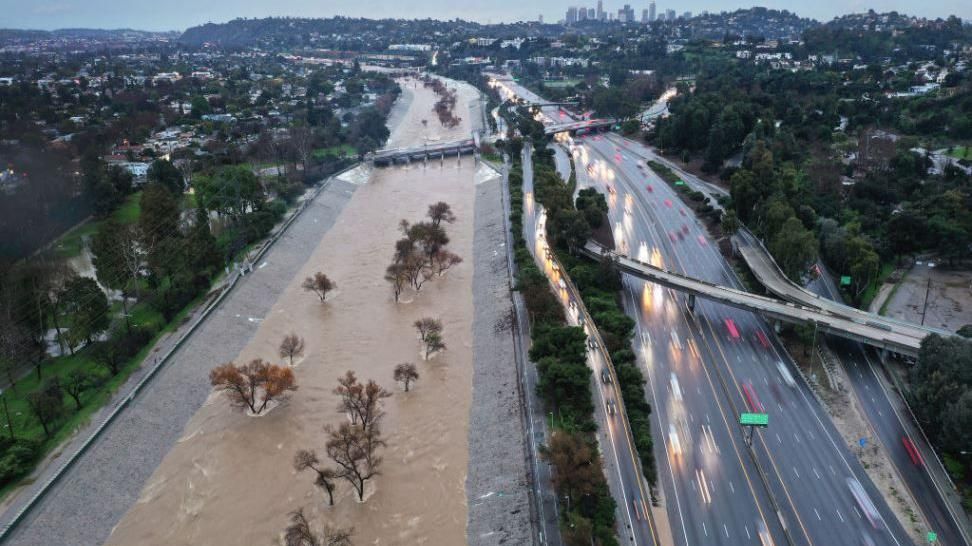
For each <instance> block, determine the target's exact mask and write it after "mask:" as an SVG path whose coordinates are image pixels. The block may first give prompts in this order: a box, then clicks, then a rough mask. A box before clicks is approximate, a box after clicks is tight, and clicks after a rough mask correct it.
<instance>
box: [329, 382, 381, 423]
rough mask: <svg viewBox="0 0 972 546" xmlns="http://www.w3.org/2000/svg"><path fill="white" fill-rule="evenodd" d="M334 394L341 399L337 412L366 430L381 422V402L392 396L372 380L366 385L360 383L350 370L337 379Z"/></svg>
mask: <svg viewBox="0 0 972 546" xmlns="http://www.w3.org/2000/svg"><path fill="white" fill-rule="evenodd" d="M334 394H336V395H338V396H340V397H341V402H340V403H338V411H340V412H342V413H346V414H348V415H349V416H350V417H351V424H352V425H361V426H362V427H364V428H365V429H366V430H367V429H370V428H372V427H374V426H376V425H377V424H378V422H379V421H381V418H382V417H383V416H384V415H385V413H384V412H383V411H382V409H381V401H382V400H384V399H385V398H389V397H390V396H391V395H392V394H391V393H390V392H388V391H387V390H386V389H385V388H384V387H382V386H381V385H379V384H378V383H376V382H375V381H374V380H373V379H369V380H368V383H366V384H362V383H360V382H359V381H358V378H357V376H356V375H355V374H354V372H352V371H351V370H348V371H347V372H345V374H344V376H342V377H339V378H338V386H337V387H335V388H334Z"/></svg>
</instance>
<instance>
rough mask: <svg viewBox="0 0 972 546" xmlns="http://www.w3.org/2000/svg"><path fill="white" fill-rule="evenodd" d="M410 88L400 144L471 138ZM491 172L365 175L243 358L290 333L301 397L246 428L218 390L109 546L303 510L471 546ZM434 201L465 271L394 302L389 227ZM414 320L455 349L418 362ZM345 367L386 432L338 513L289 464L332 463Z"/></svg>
mask: <svg viewBox="0 0 972 546" xmlns="http://www.w3.org/2000/svg"><path fill="white" fill-rule="evenodd" d="M403 85H408V83H405V84H403ZM460 89H461V96H460V99H459V101H458V104H457V110H459V109H460V105H462V106H461V108H462V109H463V112H465V110H466V106H465V105H466V104H468V100H471V98H473V97H474V94H473V93H472V92H471V91H470V90H469V89H463V88H460ZM407 93H409V94H412V95H413V96H412V97H411V100H410V101H409V100H408V97H406V99H405V100H403V104H402V105H400V107H401V108H407V110H406V111H405V112H404V113H402V112H400V114H402V115H401V116H400V118H399V119H400V126H399V127H398V128H397V129H396V130H395V131H394V133H393V134H394V137H395V140H396V142H398V143H403V144H404V143H407V142H406V140H407V139H409V138H416V137H418V138H422V137H427V136H431V137H433V138H435V137H438V138H441V139H442V140H449V139H452V138H463V136H462V135H463V133H465V134H466V135H468V120H466V119H463V122H462V124H461V126H460V127H459V128H454V129H449V130H438V129H437V128H436V127H437V126H438V125H439V124H438V121H437V119H436V118H435V114H434V112H432V111H431V105H432V104H433V103H434V101H435V98H434V96H431V95H432V92H431V91H429V90H425V89H423V88H422V87H421V84H419V85H418V87H417V88H412V89H409V90H407ZM460 115H461V114H460ZM463 117H464V118H465V117H468V116H463ZM422 119H427V120H428V124H427V125H425V126H423V125H422V123H421V120H422ZM477 172H479V174H477ZM484 176H485V175H484V173H483V172H482V171H481V169H480V168H479V166H477V165H476V164H475V163H474V161H473V160H472V159H471V158H468V157H467V158H463V160H462V162H461V165H459V164H457V162H456V160H455V159H452V160H447V161H445V162H444V163H443V164H442V165H440V163H439V162H438V161H435V162H431V163H430V164H429V165H428V166H422V165H413V166H410V167H393V168H389V169H380V170H375V171H374V172H373V173H371V176H370V178H367V180H368V181H367V183H365V184H363V185H361V186H360V187H359V188H358V189H357V190H356V191H355V193H354V195H353V197H352V198H351V200H350V201H349V202H348V203H347V205H346V206H345V207H344V210H343V211H342V212H341V214H340V216H339V217H338V219H337V222H336V223H335V224H334V226H332V227H331V229H330V230H328V231H327V233H325V234H323V237H322V239H321V241H320V244H319V245H318V247H317V249H316V250H315V252H314V254H313V255H312V256H311V258H310V260H309V261H308V262H307V264H306V265H305V266H304V268H303V269H302V270H300V271H296V272H295V274H294V278H293V280H292V281H291V283H290V285H289V286H288V288H287V289H286V290H285V292H284V293H283V295H282V296H281V297H280V299H279V300H278V301H277V302H276V304H275V305H274V306H273V308H272V310H271V311H270V313H269V314H268V315H267V316H266V317H264V318H263V320H262V322H261V324H260V327H259V329H258V331H257V333H256V335H255V336H254V338H253V339H252V341H251V342H250V343H249V344H248V345H247V346H246V348H245V349H244V350H243V351H242V352H241V354H240V355H239V357H238V358H237V360H236V362H238V363H242V362H245V361H248V360H249V359H252V358H263V359H270V360H272V361H277V362H279V361H280V359H279V358H278V357H277V346H278V345H279V342H280V340H281V338H282V337H283V336H284V335H286V334H288V333H290V332H295V333H297V334H298V335H300V336H302V337H303V338H304V339H305V341H306V344H307V346H306V349H305V355H304V356H303V358H301V359H300V360H299V361H298V362H295V366H296V370H295V372H296V376H297V382H298V385H299V390H298V391H296V392H295V393H293V395H292V396H291V398H290V400H288V401H287V402H285V403H284V404H282V405H280V406H279V407H276V408H274V409H273V410H272V411H271V412H270V413H269V414H266V415H264V416H262V417H248V416H246V415H245V414H244V413H242V412H241V411H239V410H236V409H233V408H231V407H230V406H229V404H228V403H227V400H226V399H225V398H224V396H223V395H221V394H213V395H211V396H210V398H209V400H207V402H206V404H205V405H204V406H203V407H202V408H200V410H199V411H198V412H197V413H196V415H195V416H194V417H193V418H192V420H191V421H190V422H189V424H188V425H187V426H186V430H185V433H184V434H183V436H182V438H181V439H180V440H179V442H178V443H177V445H176V446H175V447H174V448H173V449H172V450H171V451H170V452H169V453H168V454H167V455H166V457H165V458H164V460H163V461H162V464H161V465H160V466H159V467H158V468H157V469H156V471H155V472H154V474H153V475H152V477H151V478H150V479H149V481H148V482H147V483H146V485H145V487H144V489H143V490H142V493H141V495H140V498H139V500H138V501H137V503H136V504H135V505H134V506H133V507H132V508H131V509H130V510H129V512H128V513H127V514H126V515H125V517H124V518H123V519H122V521H121V522H120V523H119V524H118V525H117V526H116V528H115V529H114V530H113V532H112V534H111V536H110V538H109V539H108V544H118V545H122V544H124V545H130V544H167V545H181V544H186V545H188V544H234V545H236V544H254V545H261V544H272V543H274V541H275V540H278V539H279V537H280V536H281V532H282V531H283V529H284V528H285V527H286V525H287V523H288V513H289V512H291V511H292V510H295V509H297V508H304V510H305V513H306V514H307V515H308V516H309V517H310V519H311V520H312V522H314V523H315V524H317V523H322V522H328V523H332V524H335V525H338V526H349V525H350V526H354V528H355V532H354V543H355V544H436V545H438V544H442V545H455V544H463V543H465V542H466V536H465V530H466V515H467V507H466V495H465V489H464V486H465V478H466V470H467V463H468V447H467V438H468V422H469V407H470V400H471V390H472V385H471V381H472V333H471V328H472V320H473V303H472V296H471V294H472V279H473V260H472V250H473V249H472V241H473V232H472V231H473V210H474V209H473V206H474V200H475V193H474V184H475V183H476V181H477V180H481V179H482V178H483V177H484ZM440 200H441V201H446V202H448V203H450V204H451V205H452V208H453V210H454V211H455V214H456V216H457V218H458V220H457V221H456V222H455V223H454V224H451V225H448V226H447V230H448V232H449V236H450V238H451V242H450V245H449V246H450V248H451V249H452V251H453V252H455V253H457V254H459V255H460V256H462V257H464V258H466V261H464V262H463V263H462V264H460V265H459V266H457V267H455V268H453V269H452V270H450V271H449V272H448V273H447V274H446V275H445V276H443V277H441V278H437V279H434V280H431V281H429V282H428V283H427V284H426V285H425V286H424V287H423V288H422V291H421V292H420V293H417V294H415V293H411V292H406V293H405V294H404V299H405V300H407V302H404V303H400V304H395V303H394V301H393V298H392V293H391V289H390V287H389V284H388V283H387V282H386V281H385V280H384V278H383V276H384V271H385V267H386V266H387V265H388V263H389V261H390V258H391V254H392V249H393V245H394V242H395V240H396V239H397V238H398V237H399V233H398V231H397V224H398V221H399V220H400V219H402V218H405V219H408V220H410V221H417V220H420V219H421V218H422V217H423V216H424V214H425V212H426V209H427V206H428V205H429V204H430V203H433V202H436V201H440ZM315 271H323V272H325V273H326V274H327V275H328V276H329V277H330V278H331V279H333V280H334V281H335V282H336V283H337V286H338V288H337V290H336V291H335V292H334V293H333V295H329V296H328V301H327V303H325V304H321V303H320V302H319V301H318V300H317V298H316V297H315V296H313V295H312V294H308V293H306V292H304V291H303V290H302V289H301V288H300V283H301V280H302V279H303V278H304V277H306V276H309V275H311V274H313V273H314V272H315ZM255 274H257V275H258V274H259V270H257V271H256V273H255ZM423 316H435V317H439V318H441V320H442V322H443V324H444V327H445V328H444V339H445V342H446V344H447V345H448V349H447V350H446V351H444V352H442V353H440V354H438V355H436V356H434V357H433V358H432V359H430V360H429V361H423V360H422V358H421V351H420V346H419V340H418V339H417V338H416V334H415V332H414V329H413V327H412V323H413V322H414V321H415V320H416V319H418V318H420V317H423ZM401 362H414V363H416V364H417V366H418V368H419V373H420V374H421V378H420V380H419V381H418V383H417V384H416V385H415V387H414V388H413V389H412V391H411V392H408V393H405V392H403V391H402V390H401V389H400V388H399V387H398V386H397V385H395V383H394V381H393V380H392V369H393V368H394V366H395V365H396V364H398V363H401ZM217 364H220V363H218V362H213V366H216V365H217ZM349 369H350V370H354V371H355V372H356V373H357V375H358V377H359V378H361V379H362V380H366V379H375V380H376V381H378V382H379V383H380V384H382V385H383V386H385V387H386V388H387V389H389V390H392V391H393V392H394V393H395V394H394V396H393V397H392V398H390V399H388V400H387V401H386V404H385V411H386V413H387V414H386V416H385V420H384V422H383V424H382V431H383V432H384V435H385V436H386V439H387V442H388V447H387V448H386V449H385V450H384V451H383V452H382V456H383V457H384V464H383V466H382V468H381V472H382V473H381V475H380V476H378V477H377V478H375V479H374V480H373V481H372V482H371V484H370V486H369V488H368V493H367V494H368V497H367V499H366V502H365V503H364V504H361V503H358V502H357V499H356V496H355V494H354V492H353V489H352V488H351V486H350V485H348V484H346V483H339V484H338V489H337V491H336V498H335V504H336V505H335V506H334V507H329V506H327V502H326V494H325V493H324V492H323V491H321V490H319V489H318V488H316V487H315V486H314V485H313V478H314V477H313V476H312V473H311V472H305V473H301V474H297V473H296V472H295V471H294V470H293V467H292V460H293V456H294V453H295V452H296V451H297V450H298V449H303V448H312V449H316V450H317V452H318V454H319V455H320V456H322V457H324V458H326V456H325V455H324V442H325V433H324V430H323V427H324V425H326V424H329V423H330V424H337V423H339V422H341V420H342V419H344V418H345V417H344V416H343V415H342V414H339V413H338V411H337V409H336V407H337V403H338V398H337V397H336V396H335V395H334V394H333V393H332V389H333V388H334V386H335V384H336V379H337V377H338V376H339V375H341V374H343V373H344V371H345V370H349Z"/></svg>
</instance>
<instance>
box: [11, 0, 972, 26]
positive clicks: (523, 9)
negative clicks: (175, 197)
mask: <svg viewBox="0 0 972 546" xmlns="http://www.w3.org/2000/svg"><path fill="white" fill-rule="evenodd" d="M628 3H629V4H630V5H631V8H632V9H633V11H634V14H635V15H634V19H635V20H639V21H640V19H641V16H642V12H643V10H644V9H646V8H647V9H650V8H649V6H648V3H647V2H644V3H637V2H634V3H632V2H628ZM624 4H625V2H624V1H623V0H621V1H619V2H618V3H617V4H612V5H609V6H604V7H603V8H602V9H601V10H600V11H599V10H598V9H597V7H596V3H595V2H591V5H590V6H588V5H586V4H585V6H584V7H585V9H588V8H590V9H593V11H594V14H595V17H598V16H599V15H600V14H601V13H613V14H614V15H615V17H617V10H618V8H622V7H623V5H624ZM753 5H760V6H762V7H766V8H770V9H787V10H789V11H791V12H794V13H796V14H797V15H799V16H801V17H810V18H813V19H817V20H819V21H827V20H830V19H832V18H833V17H835V16H839V15H844V14H848V13H859V12H866V11H867V10H868V9H873V10H875V11H878V12H885V11H898V12H900V13H905V14H908V15H914V16H918V17H928V18H937V17H941V18H945V17H948V16H949V15H955V16H958V17H961V18H963V19H970V18H972V4H970V3H968V2H964V1H962V0H932V1H930V2H925V3H923V4H921V5H917V4H914V3H908V2H900V1H898V0H874V1H869V2H864V1H862V0H854V1H852V2H849V3H848V2H840V1H838V0H823V1H821V2H816V3H814V4H812V5H805V6H796V7H795V6H794V5H793V4H792V3H790V2H786V1H784V0H769V1H766V2H759V3H758V4H745V3H743V4H740V3H735V2H725V1H723V0H717V1H713V0H687V1H685V2H682V3H680V4H679V6H678V11H677V13H683V12H685V11H689V12H691V13H693V14H695V13H700V12H702V11H708V12H716V13H717V12H721V11H733V10H736V9H742V8H748V7H752V6H753ZM566 7H567V6H566V5H565V4H564V3H562V2H555V1H554V0H541V1H540V2H537V3H534V4H530V5H524V4H513V3H506V2H488V1H486V0H472V1H471V2H467V3H463V4H462V5H456V4H450V3H444V2H435V1H431V0H420V1H419V2H417V3H415V4H409V5H408V6H405V5H403V4H401V3H398V2H391V1H390V0H377V1H372V2H366V3H361V2H353V1H351V0H334V1H333V2H329V3H328V4H327V5H321V3H319V2H316V1H312V0H278V1H277V2H274V3H272V4H269V3H267V2H265V1H262V0H238V1H235V2H229V1H228V0H214V1H212V2H207V3H205V4H204V5H200V4H199V3H198V2H193V1H190V0H173V1H171V2H167V3H165V4H159V3H157V2H148V1H146V0H133V1H132V2H130V3H129V4H128V6H127V8H128V9H124V10H119V9H116V8H117V3H116V2H114V1H113V0H52V1H40V2H32V3H26V2H14V1H13V0H0V10H2V11H3V13H4V19H5V21H4V24H3V26H4V27H5V28H20V29H38V30H53V29H59V28H132V29H139V30H153V31H166V30H175V31H181V30H185V29H186V28H189V27H192V26H196V25H201V24H205V23H207V22H214V23H218V22H225V21H228V20H231V19H235V18H237V17H247V18H262V17H271V16H274V17H284V16H289V17H333V16H339V15H340V16H348V17H366V18H381V17H388V18H409V19H412V18H419V19H421V18H434V19H440V20H447V19H454V18H457V17H458V18H461V19H465V20H472V21H477V22H480V23H501V22H515V21H536V20H538V16H539V15H543V17H544V20H546V21H558V20H560V19H562V18H564V13H565V11H564V10H565V9H566ZM659 10H660V8H659ZM588 11H589V10H588ZM661 13H663V11H658V12H657V14H658V15H659V16H660V15H661ZM585 15H587V14H585Z"/></svg>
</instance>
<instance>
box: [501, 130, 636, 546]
mask: <svg viewBox="0 0 972 546" xmlns="http://www.w3.org/2000/svg"><path fill="white" fill-rule="evenodd" d="M518 145H519V142H512V143H507V150H508V153H510V155H511V157H513V168H512V169H511V171H510V175H509V185H510V188H509V190H510V205H511V212H510V228H511V230H512V232H513V233H512V235H513V246H514V249H513V250H514V259H515V260H516V264H517V267H518V273H517V278H516V283H517V286H516V289H517V290H518V291H520V293H521V294H522V295H523V299H524V301H525V302H526V306H527V312H528V314H529V317H530V323H531V333H532V339H533V344H532V346H531V348H530V359H531V361H533V362H535V363H536V364H537V370H538V373H539V376H540V381H539V384H538V386H537V390H538V391H539V392H538V394H539V395H540V396H541V397H543V400H544V406H545V408H546V409H547V411H548V412H550V415H551V418H550V424H551V426H552V428H553V429H554V430H553V433H552V434H551V437H550V441H549V442H548V445H547V446H546V448H545V449H544V451H543V453H542V455H543V457H544V459H545V460H547V461H548V462H549V463H550V464H551V465H552V466H553V467H554V472H553V481H554V487H555V488H556V490H557V497H558V502H559V503H560V506H561V516H562V517H561V521H560V527H561V533H562V534H563V537H564V540H565V542H566V543H568V544H573V543H578V544H587V543H596V544H600V545H602V546H612V545H617V544H618V540H617V537H616V535H615V519H614V512H615V507H616V505H615V502H614V499H613V497H611V493H610V490H609V489H608V485H607V481H606V479H605V476H604V472H603V468H602V465H601V460H600V456H599V455H598V453H599V451H598V449H597V446H596V442H597V440H596V436H595V432H596V430H597V424H596V423H595V422H594V417H593V412H594V403H593V398H592V393H591V379H592V378H591V370H590V368H589V367H588V366H587V358H586V348H587V347H586V341H587V336H586V334H585V333H584V330H583V329H582V328H577V327H571V326H567V325H566V322H565V318H564V311H563V307H562V306H561V304H560V301H559V300H558V299H557V297H556V296H555V295H554V293H553V291H552V290H551V289H550V285H549V282H548V280H547V278H546V276H545V275H544V274H543V272H542V271H540V269H539V268H538V267H537V266H536V263H535V262H534V260H533V256H532V255H531V254H530V251H529V249H528V248H527V246H526V245H527V242H526V240H525V239H524V237H523V175H522V165H521V164H520V161H519V153H518V150H519V146H518ZM568 499H570V500H568Z"/></svg>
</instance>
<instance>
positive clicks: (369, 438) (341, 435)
mask: <svg viewBox="0 0 972 546" xmlns="http://www.w3.org/2000/svg"><path fill="white" fill-rule="evenodd" d="M324 430H326V431H327V434H328V440H327V443H326V444H325V448H326V449H327V455H328V457H330V458H331V460H332V461H334V463H335V464H336V465H337V466H338V468H339V469H340V470H339V475H340V477H341V478H343V479H344V480H346V481H347V482H348V483H350V484H351V485H352V486H353V487H354V489H355V492H356V493H357V494H358V500H359V501H364V488H365V483H366V482H367V481H368V480H370V479H372V478H374V477H375V476H377V475H378V474H379V468H380V467H381V462H382V459H381V457H379V456H378V453H377V451H378V448H379V447H380V446H383V445H384V441H382V440H381V436H380V434H379V431H378V429H377V428H372V429H370V430H365V429H364V428H363V427H361V426H358V425H352V424H350V423H341V424H340V425H339V426H338V427H337V428H335V427H332V426H330V425H328V426H327V427H325V428H324Z"/></svg>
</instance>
